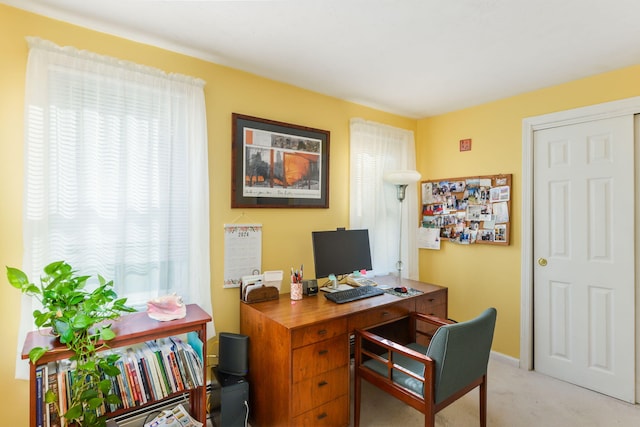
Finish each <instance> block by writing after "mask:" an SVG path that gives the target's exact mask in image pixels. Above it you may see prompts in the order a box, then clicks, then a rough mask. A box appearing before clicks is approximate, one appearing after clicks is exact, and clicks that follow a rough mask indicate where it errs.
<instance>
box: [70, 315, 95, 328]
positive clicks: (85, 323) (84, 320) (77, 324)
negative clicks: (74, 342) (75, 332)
mask: <svg viewBox="0 0 640 427" xmlns="http://www.w3.org/2000/svg"><path fill="white" fill-rule="evenodd" d="M94 323H95V321H94V319H92V318H91V317H90V316H87V315H86V314H84V313H78V314H77V315H76V316H75V317H74V318H73V322H72V323H71V327H72V328H73V329H87V328H88V327H89V326H91V325H93V324H94Z"/></svg>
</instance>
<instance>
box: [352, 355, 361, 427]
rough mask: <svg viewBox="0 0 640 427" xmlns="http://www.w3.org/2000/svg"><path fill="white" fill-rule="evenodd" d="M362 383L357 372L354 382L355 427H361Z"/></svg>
mask: <svg viewBox="0 0 640 427" xmlns="http://www.w3.org/2000/svg"><path fill="white" fill-rule="evenodd" d="M356 369H358V367H357V366H356ZM360 381H362V380H361V379H360V376H359V375H358V373H357V372H356V374H355V376H354V380H353V427H359V426H360V394H361V389H360V386H361V384H360Z"/></svg>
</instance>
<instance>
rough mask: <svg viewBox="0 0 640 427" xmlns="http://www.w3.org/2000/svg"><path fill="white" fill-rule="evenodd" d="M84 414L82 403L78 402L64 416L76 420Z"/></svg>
mask: <svg viewBox="0 0 640 427" xmlns="http://www.w3.org/2000/svg"><path fill="white" fill-rule="evenodd" d="M81 416H82V405H81V404H77V405H73V406H72V407H71V408H69V410H68V411H67V412H65V414H64V417H65V418H66V419H67V420H76V419H78V418H80V417H81Z"/></svg>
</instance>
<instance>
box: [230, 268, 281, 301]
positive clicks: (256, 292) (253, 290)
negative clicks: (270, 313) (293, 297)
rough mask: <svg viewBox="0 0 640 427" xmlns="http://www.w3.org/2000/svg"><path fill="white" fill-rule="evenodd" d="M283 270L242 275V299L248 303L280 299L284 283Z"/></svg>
mask: <svg viewBox="0 0 640 427" xmlns="http://www.w3.org/2000/svg"><path fill="white" fill-rule="evenodd" d="M282 275H283V273H282V271H265V272H264V274H257V275H252V276H242V283H241V285H240V299H241V300H242V301H244V302H247V303H252V302H260V301H269V300H274V299H278V297H279V296H280V287H281V285H282Z"/></svg>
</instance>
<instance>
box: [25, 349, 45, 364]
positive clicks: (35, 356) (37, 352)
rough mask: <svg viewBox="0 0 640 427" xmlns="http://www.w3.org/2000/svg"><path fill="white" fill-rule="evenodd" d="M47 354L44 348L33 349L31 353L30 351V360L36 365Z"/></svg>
mask: <svg viewBox="0 0 640 427" xmlns="http://www.w3.org/2000/svg"><path fill="white" fill-rule="evenodd" d="M46 352H47V349H46V348H44V347H33V348H32V349H31V351H29V360H30V361H31V363H33V364H35V363H36V362H37V361H38V360H39V359H40V358H41V357H42V356H44V354H45V353H46Z"/></svg>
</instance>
